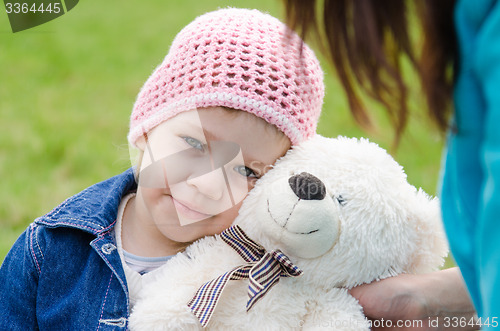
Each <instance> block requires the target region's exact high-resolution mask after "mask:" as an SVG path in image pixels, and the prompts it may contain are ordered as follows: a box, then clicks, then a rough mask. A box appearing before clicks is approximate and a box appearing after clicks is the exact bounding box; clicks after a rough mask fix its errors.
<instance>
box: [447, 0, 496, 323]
mask: <svg viewBox="0 0 500 331" xmlns="http://www.w3.org/2000/svg"><path fill="white" fill-rule="evenodd" d="M455 26H456V29H457V37H458V44H459V62H458V76H457V79H456V82H455V90H454V104H455V124H456V127H457V129H458V130H457V132H456V133H450V135H449V140H448V144H447V150H446V160H445V163H444V164H443V178H442V188H441V200H442V208H443V219H444V224H445V228H446V232H447V235H448V239H449V241H450V246H451V250H452V253H453V256H454V258H455V260H456V262H457V264H458V265H459V267H460V269H461V271H462V275H463V276H464V279H465V282H466V283H467V286H468V289H469V292H470V294H471V297H472V300H473V302H474V305H475V307H476V309H477V312H478V315H479V316H480V317H482V318H483V320H484V318H486V317H489V318H490V322H491V321H492V318H494V317H496V319H495V320H496V321H497V323H498V325H497V326H499V327H500V271H499V269H500V1H497V0H479V1H478V0H458V1H457V4H456V8H455ZM492 325H493V324H492ZM490 326H491V325H490ZM485 328H487V326H485Z"/></svg>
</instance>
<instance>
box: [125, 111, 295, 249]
mask: <svg viewBox="0 0 500 331" xmlns="http://www.w3.org/2000/svg"><path fill="white" fill-rule="evenodd" d="M142 144H143V145H144V156H143V159H142V163H141V168H140V173H139V182H138V189H137V195H136V198H135V212H136V218H137V219H138V220H140V222H141V224H142V226H143V229H145V230H146V231H148V232H150V233H151V232H154V233H155V235H154V236H153V237H156V238H158V237H159V238H164V239H165V240H167V241H171V242H177V243H190V242H192V241H194V240H196V239H199V238H201V237H204V236H207V235H214V234H217V233H220V232H221V231H223V230H224V229H226V228H227V227H229V226H230V225H231V223H232V222H233V220H234V219H235V217H236V216H237V214H238V210H239V208H240V206H241V203H242V200H243V199H244V198H245V196H246V194H247V193H248V191H249V190H250V189H251V188H252V187H253V186H254V184H255V182H256V180H257V179H258V178H259V177H261V176H262V175H263V174H264V173H265V171H266V170H267V169H268V168H269V167H270V165H272V164H273V163H274V162H275V161H276V159H278V158H279V157H280V156H282V155H284V154H285V152H286V151H287V150H288V149H289V148H290V141H289V140H288V138H286V136H285V135H284V134H282V133H281V132H278V131H277V130H276V129H275V128H274V127H272V126H271V125H270V124H268V123H266V122H265V121H264V120H262V119H260V118H258V117H256V116H254V115H252V114H249V113H246V112H243V111H228V110H226V109H223V108H221V107H212V108H205V109H198V110H191V111H187V112H183V113H180V114H179V115H177V116H175V117H173V118H172V119H169V120H168V121H165V122H163V123H162V124H160V125H159V126H157V127H156V128H154V129H153V130H151V132H149V134H148V135H147V136H146V137H145V139H144V141H142ZM158 235H159V236H158Z"/></svg>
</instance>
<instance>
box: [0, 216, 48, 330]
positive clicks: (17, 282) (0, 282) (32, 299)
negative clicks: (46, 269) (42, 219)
mask: <svg viewBox="0 0 500 331" xmlns="http://www.w3.org/2000/svg"><path fill="white" fill-rule="evenodd" d="M36 230H37V227H36V225H34V224H31V225H30V226H29V227H28V228H27V229H26V231H24V232H23V233H22V234H21V236H20V237H19V238H18V239H17V241H16V242H15V243H14V245H13V246H12V248H11V249H10V251H9V253H8V254H7V256H6V258H5V260H4V261H3V263H2V266H1V267H0V330H38V326H37V322H36V297H37V284H38V277H39V275H40V271H41V262H42V261H41V259H43V254H42V251H41V249H40V245H39V243H38V240H37V237H36Z"/></svg>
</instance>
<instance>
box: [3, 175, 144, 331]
mask: <svg viewBox="0 0 500 331" xmlns="http://www.w3.org/2000/svg"><path fill="white" fill-rule="evenodd" d="M134 188H135V181H134V174H133V170H132V169H129V170H127V171H125V172H124V173H122V174H120V175H118V176H115V177H112V178H110V179H108V180H105V181H103V182H101V183H98V184H95V185H93V186H91V187H89V188H87V189H86V190H84V191H82V192H80V193H78V194H76V195H75V196H73V197H70V198H68V199H67V200H66V201H64V202H63V203H62V204H61V205H59V206H58V207H57V208H55V209H54V210H52V211H51V212H49V213H48V214H46V215H45V216H42V217H39V218H37V219H36V220H35V221H34V222H33V223H32V224H31V225H30V226H29V227H28V228H27V229H26V231H24V233H23V234H22V235H21V236H20V237H19V239H18V240H17V241H16V243H15V244H14V245H13V247H12V248H11V250H10V252H9V254H8V255H7V257H6V258H5V260H4V262H3V264H2V266H1V268H0V330H38V329H40V330H96V329H97V330H125V329H126V328H127V318H128V316H129V303H128V290H127V283H126V280H125V274H124V271H123V267H122V264H121V261H120V256H119V254H118V250H117V249H116V246H115V240H114V236H113V233H112V230H113V227H114V225H115V221H116V216H117V211H118V205H119V204H120V200H121V198H122V196H123V195H125V194H127V193H128V192H129V191H131V190H133V189H134Z"/></svg>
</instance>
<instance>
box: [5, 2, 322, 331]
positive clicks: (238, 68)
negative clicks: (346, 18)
mask: <svg viewBox="0 0 500 331" xmlns="http://www.w3.org/2000/svg"><path fill="white" fill-rule="evenodd" d="M323 93H324V86H323V75H322V72H321V69H320V67H319V63H318V61H317V59H316V58H315V56H314V54H313V52H312V51H311V50H310V49H309V48H308V47H307V46H305V45H304V44H303V42H302V40H301V39H300V38H299V37H298V36H297V35H295V34H293V33H292V32H291V31H289V30H287V29H286V28H285V26H284V25H283V24H282V23H280V22H279V21H278V20H276V19H275V18H272V17H270V16H269V15H266V14H262V13H260V12H258V11H256V10H244V9H224V10H219V11H216V12H212V13H208V14H205V15H203V16H201V17H199V18H197V19H196V20H195V21H193V22H192V23H191V24H189V25H188V26H187V27H185V28H184V29H183V30H182V31H181V32H180V33H179V34H178V35H177V37H176V38H175V40H174V41H173V44H172V46H171V48H170V51H169V53H168V54H167V56H166V57H165V59H164V61H163V63H162V64H161V65H160V66H159V67H158V68H157V69H156V70H155V71H154V72H153V74H152V75H151V77H150V78H149V79H148V81H147V82H146V84H145V85H144V87H143V88H142V90H141V92H140V93H139V95H138V98H137V101H136V103H135V106H134V109H133V111H132V116H131V122H130V132H129V135H128V140H129V142H130V144H131V145H133V146H136V147H137V148H138V149H139V150H140V151H141V153H140V154H141V156H140V158H139V164H138V165H137V166H136V167H135V168H132V169H129V170H127V171H126V172H124V173H123V174H121V175H118V176H115V177H113V178H110V179H108V180H106V181H104V182H101V183H99V184H96V185H94V186H91V187H89V188H88V189H86V190H84V191H82V192H80V193H78V194H77V195H75V196H73V197H70V198H69V199H67V200H66V201H64V202H63V203H62V204H61V205H59V206H58V207H56V208H55V209H54V210H52V211H51V212H49V213H48V214H47V215H45V216H42V217H40V218H37V219H36V220H35V221H34V222H33V223H32V224H31V225H30V226H29V227H28V229H27V230H26V231H25V232H24V233H23V234H22V235H21V237H20V238H19V239H18V240H17V242H16V243H15V244H14V246H13V247H12V249H11V251H10V252H9V254H8V256H7V257H6V259H5V260H4V263H3V265H2V267H1V269H0V297H1V300H0V329H2V330H5V329H9V330H13V329H14V330H30V329H48V330H76V329H82V328H85V329H87V328H89V329H100V330H107V329H110V330H111V329H113V330H114V329H123V328H126V327H127V318H128V315H129V312H130V309H131V307H132V306H133V302H134V298H135V294H136V293H137V292H138V291H139V290H140V288H141V286H142V284H143V283H144V282H147V281H148V279H149V278H150V277H151V275H154V272H155V269H156V268H157V267H158V266H160V265H162V264H163V263H165V262H166V261H167V260H168V258H169V257H170V256H172V255H174V254H176V253H177V252H180V251H182V250H184V248H185V247H186V246H187V245H189V244H190V243H191V242H193V241H194V240H197V239H199V238H201V237H203V236H207V235H214V234H217V233H220V232H221V231H222V230H223V229H225V228H227V227H228V226H229V225H230V224H231V222H232V221H233V220H234V218H235V217H236V215H237V212H238V209H239V207H240V204H241V201H242V199H243V198H244V197H245V195H246V193H247V192H248V190H249V189H251V188H252V187H253V185H254V183H255V181H256V180H257V179H258V178H259V177H260V176H261V175H262V174H263V173H264V172H265V170H266V168H267V167H269V166H270V165H272V164H273V163H274V162H275V161H276V159H277V158H279V157H280V156H282V155H283V154H284V153H285V152H286V150H287V149H288V148H289V147H290V146H291V145H295V144H297V143H299V142H301V141H302V140H304V139H306V138H307V137H309V136H311V135H312V134H313V133H314V131H315V128H316V123H317V120H318V117H319V113H320V109H321V105H322V99H323ZM135 177H137V179H136V178H135Z"/></svg>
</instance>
